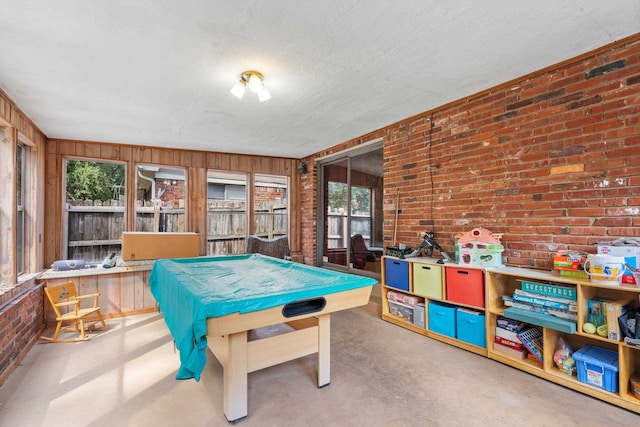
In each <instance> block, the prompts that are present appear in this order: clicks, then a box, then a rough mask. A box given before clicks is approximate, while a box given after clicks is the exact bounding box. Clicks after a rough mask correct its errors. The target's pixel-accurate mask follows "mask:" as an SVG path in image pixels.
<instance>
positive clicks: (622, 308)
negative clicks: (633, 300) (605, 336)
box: [604, 300, 629, 341]
mask: <svg viewBox="0 0 640 427" xmlns="http://www.w3.org/2000/svg"><path fill="white" fill-rule="evenodd" d="M604 307H605V310H606V312H607V330H608V331H609V339H610V340H612V341H620V340H622V338H623V337H622V336H621V335H622V334H621V333H620V325H619V324H618V317H620V316H622V315H623V314H625V313H626V312H627V309H628V308H629V301H628V300H619V301H605V303H604Z"/></svg>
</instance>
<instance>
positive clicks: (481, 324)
mask: <svg viewBox="0 0 640 427" xmlns="http://www.w3.org/2000/svg"><path fill="white" fill-rule="evenodd" d="M486 331H487V329H486V323H485V317H484V313H482V312H480V311H474V310H467V309H465V308H458V309H457V310H456V332H457V337H458V339H459V340H461V341H464V342H467V343H469V344H473V345H477V346H479V347H482V348H486V347H487V333H486Z"/></svg>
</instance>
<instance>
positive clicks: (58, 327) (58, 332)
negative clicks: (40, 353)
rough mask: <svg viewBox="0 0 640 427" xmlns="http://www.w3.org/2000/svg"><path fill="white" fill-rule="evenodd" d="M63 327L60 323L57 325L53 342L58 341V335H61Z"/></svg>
mask: <svg viewBox="0 0 640 427" xmlns="http://www.w3.org/2000/svg"><path fill="white" fill-rule="evenodd" d="M61 327H62V322H58V324H57V325H56V331H55V332H54V333H53V340H54V341H56V340H57V339H58V335H60V328H61Z"/></svg>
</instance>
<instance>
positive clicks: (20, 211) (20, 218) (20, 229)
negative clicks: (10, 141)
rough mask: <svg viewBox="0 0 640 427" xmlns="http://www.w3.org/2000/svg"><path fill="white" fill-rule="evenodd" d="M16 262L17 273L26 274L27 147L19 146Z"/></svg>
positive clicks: (17, 161) (17, 163)
mask: <svg viewBox="0 0 640 427" xmlns="http://www.w3.org/2000/svg"><path fill="white" fill-rule="evenodd" d="M16 168H17V170H16V212H17V215H16V262H17V273H18V274H22V273H24V272H25V265H24V260H25V256H24V255H25V236H24V231H25V224H24V217H25V214H24V198H25V194H24V188H25V174H26V172H25V170H26V169H25V146H24V145H22V144H18V152H17V159H16Z"/></svg>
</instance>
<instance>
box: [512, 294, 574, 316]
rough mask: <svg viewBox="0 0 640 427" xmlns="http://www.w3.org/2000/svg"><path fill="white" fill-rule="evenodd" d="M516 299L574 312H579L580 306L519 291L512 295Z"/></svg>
mask: <svg viewBox="0 0 640 427" xmlns="http://www.w3.org/2000/svg"><path fill="white" fill-rule="evenodd" d="M512 298H513V300H514V301H518V302H525V303H527V304H533V305H537V306H539V307H545V308H554V309H557V310H567V311H569V312H572V313H577V312H578V306H577V305H576V304H575V303H573V302H572V303H569V304H567V303H563V302H556V301H550V300H547V299H544V298H542V297H540V298H536V297H530V296H526V295H520V294H517V293H514V294H513V296H512Z"/></svg>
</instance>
